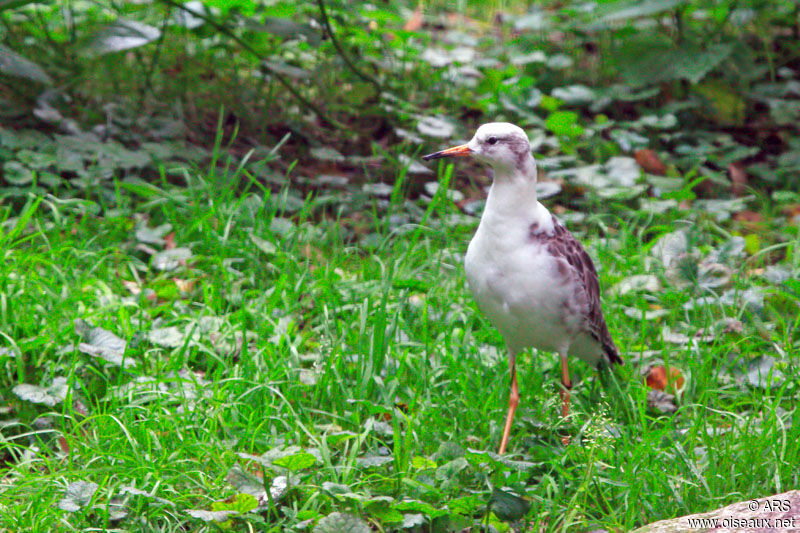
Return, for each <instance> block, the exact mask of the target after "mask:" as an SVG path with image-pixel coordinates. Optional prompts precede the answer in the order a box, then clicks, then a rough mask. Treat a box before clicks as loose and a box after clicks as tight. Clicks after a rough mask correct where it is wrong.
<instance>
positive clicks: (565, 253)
mask: <svg viewBox="0 0 800 533" xmlns="http://www.w3.org/2000/svg"><path fill="white" fill-rule="evenodd" d="M547 250H548V251H549V252H550V253H551V254H553V256H555V257H560V258H563V259H564V260H565V261H566V262H567V263H568V264H569V266H570V267H571V268H572V271H573V272H572V273H573V274H574V275H575V277H576V278H577V281H578V282H579V283H581V284H582V285H583V290H584V292H585V297H586V299H587V302H586V304H587V310H586V316H585V327H586V329H587V331H588V332H589V334H590V335H591V336H592V337H594V339H595V340H597V342H599V343H600V345H601V346H602V348H603V353H604V354H605V356H606V361H607V362H608V363H609V364H613V363H617V364H622V358H621V357H620V355H619V350H617V346H616V344H614V339H612V338H611V334H610V333H609V332H608V326H607V325H606V320H605V318H604V317H603V308H602V306H601V304H600V284H599V282H598V280H597V271H595V269H594V263H593V262H592V258H591V257H589V254H588V253H587V252H586V250H585V249H584V248H583V246H581V243H580V242H578V240H577V239H576V238H575V237H574V236H573V235H572V233H570V232H569V230H567V228H565V227H564V226H563V225H562V224H561V223H560V222H558V220H556V218H555V217H553V234H552V236H551V237H550V238H548V239H547Z"/></svg>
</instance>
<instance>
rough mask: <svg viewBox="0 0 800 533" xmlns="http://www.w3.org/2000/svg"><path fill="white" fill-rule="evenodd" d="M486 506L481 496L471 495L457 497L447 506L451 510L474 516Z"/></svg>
mask: <svg viewBox="0 0 800 533" xmlns="http://www.w3.org/2000/svg"><path fill="white" fill-rule="evenodd" d="M485 507H486V502H485V501H484V500H483V499H482V498H480V497H479V496H475V495H470V496H463V497H461V498H456V499H455V500H451V501H450V502H448V503H447V508H448V509H450V511H451V512H453V513H455V514H459V515H464V516H473V515H475V514H478V513H482V512H483V510H484V509H485Z"/></svg>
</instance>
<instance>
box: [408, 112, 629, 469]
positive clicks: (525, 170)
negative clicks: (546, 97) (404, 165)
mask: <svg viewBox="0 0 800 533" xmlns="http://www.w3.org/2000/svg"><path fill="white" fill-rule="evenodd" d="M445 157H471V158H473V159H475V160H477V161H479V162H480V163H483V164H484V165H488V166H489V167H491V170H492V172H490V175H492V185H491V187H490V188H489V194H488V196H487V198H486V204H485V207H484V209H483V213H482V214H481V219H480V223H479V224H478V229H477V230H476V232H475V235H474V236H473V238H472V240H471V241H470V243H469V246H468V248H467V253H466V255H465V256H464V267H465V273H466V278H467V283H468V284H469V287H470V290H471V292H472V294H473V296H474V298H475V301H476V303H477V305H478V308H479V309H480V310H481V312H482V313H483V314H485V315H486V316H487V317H488V318H489V321H490V322H491V323H492V324H493V325H494V326H495V327H496V328H497V329H498V330H499V331H500V333H501V335H502V337H503V339H504V341H505V344H506V349H507V351H508V363H509V370H510V373H511V391H510V393H509V400H508V411H507V413H506V418H505V424H504V425H503V437H502V439H501V441H500V450H499V454H500V455H503V454H505V451H506V448H507V446H508V442H509V438H510V434H511V425H512V422H513V419H514V413H515V411H516V409H517V406H518V405H519V400H520V395H519V387H518V385H517V370H516V359H517V355H518V354H519V353H520V352H521V351H523V350H525V349H527V348H536V349H537V350H539V351H549V352H556V353H558V355H559V357H560V359H561V387H560V388H559V394H560V397H561V416H562V417H566V416H567V415H568V414H569V402H570V390H571V388H572V382H571V381H570V377H569V365H568V362H567V357H568V356H577V357H578V358H580V359H582V360H584V361H586V362H587V363H589V364H591V365H593V366H596V367H598V368H599V367H603V366H613V365H615V364H622V363H623V361H622V358H621V357H620V353H619V350H618V349H617V346H616V344H614V340H613V339H612V338H611V334H610V333H609V331H608V326H607V325H606V321H605V317H604V315H603V309H602V306H601V302H600V284H599V280H598V278H597V271H596V270H595V267H594V263H593V262H592V259H591V257H589V254H588V253H587V252H586V250H585V249H584V248H583V246H582V245H581V244H580V242H579V241H578V240H577V239H576V238H575V237H574V236H573V235H572V234H571V233H570V232H569V230H567V229H566V228H565V227H564V225H562V224H561V223H560V222H559V221H558V220H557V219H556V218H555V217H554V216H553V215H552V214H551V213H550V211H548V210H547V208H546V207H545V206H544V205H542V204H541V203H540V202H539V201H538V199H537V197H536V179H537V176H536V162H535V160H534V158H533V155H532V153H531V145H530V142H529V140H528V136H527V135H526V134H525V131H524V130H523V129H522V128H520V127H519V126H516V125H514V124H510V123H508V122H490V123H487V124H483V125H482V126H480V127H479V128H478V130H477V131H476V132H475V135H474V136H473V137H472V139H471V140H470V141H469V142H468V143H467V144H463V145H460V146H455V147H453V148H448V149H446V150H441V151H439V152H434V153H432V154H428V155H425V156H422V159H423V160H425V161H430V160H433V159H440V158H445Z"/></svg>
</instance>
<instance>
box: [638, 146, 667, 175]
mask: <svg viewBox="0 0 800 533" xmlns="http://www.w3.org/2000/svg"><path fill="white" fill-rule="evenodd" d="M633 157H634V158H635V159H636V162H637V163H639V166H640V167H642V168H643V169H644V171H645V172H647V173H648V174H657V175H659V176H663V175H664V174H666V173H667V165H665V164H664V162H663V161H661V159H660V158H659V157H658V154H657V153H656V152H655V151H654V150H651V149H650V148H642V149H641V150H636V151H635V152H634V153H633Z"/></svg>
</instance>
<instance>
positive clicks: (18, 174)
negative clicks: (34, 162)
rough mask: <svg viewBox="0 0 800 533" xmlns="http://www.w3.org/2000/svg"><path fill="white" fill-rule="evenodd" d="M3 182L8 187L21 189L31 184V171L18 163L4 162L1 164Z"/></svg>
mask: <svg viewBox="0 0 800 533" xmlns="http://www.w3.org/2000/svg"><path fill="white" fill-rule="evenodd" d="M3 180H4V181H5V182H6V183H8V184H9V185H15V186H17V187H23V186H25V185H29V184H30V183H31V182H33V171H31V169H29V168H28V167H26V166H25V165H23V164H22V163H20V162H19V161H6V162H5V163H4V164H3Z"/></svg>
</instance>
